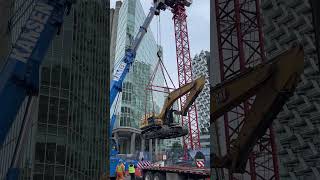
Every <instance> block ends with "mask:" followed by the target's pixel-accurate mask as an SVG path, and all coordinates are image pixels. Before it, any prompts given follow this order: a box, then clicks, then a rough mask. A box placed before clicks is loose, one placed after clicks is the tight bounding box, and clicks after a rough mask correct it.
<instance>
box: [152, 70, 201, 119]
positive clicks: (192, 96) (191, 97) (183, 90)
mask: <svg viewBox="0 0 320 180" xmlns="http://www.w3.org/2000/svg"><path fill="white" fill-rule="evenodd" d="M204 84H205V77H204V76H201V77H200V78H198V79H196V80H194V81H192V82H190V83H187V84H185V85H183V86H182V87H180V88H178V89H176V90H174V91H172V92H170V93H169V95H168V97H167V98H166V100H165V102H164V105H163V107H162V109H161V112H160V113H159V115H157V116H156V117H155V118H156V119H162V120H164V119H165V115H166V112H168V110H169V109H170V108H171V107H172V105H173V103H174V102H176V101H177V100H178V99H179V98H181V97H182V96H184V95H185V94H187V93H189V92H190V93H189V94H188V96H187V100H186V103H185V105H184V106H183V107H182V108H181V111H180V112H178V114H181V115H183V116H185V115H186V114H187V112H188V110H189V108H190V106H191V105H192V104H193V102H194V101H195V100H196V98H197V97H198V95H199V93H200V92H201V91H202V89H203V87H204Z"/></svg>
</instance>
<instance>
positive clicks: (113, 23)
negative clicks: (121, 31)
mask: <svg viewBox="0 0 320 180" xmlns="http://www.w3.org/2000/svg"><path fill="white" fill-rule="evenodd" d="M121 6H122V2H121V1H117V2H116V5H115V7H114V8H111V9H110V33H111V38H110V80H111V79H112V72H113V68H114V61H115V59H114V58H115V53H116V44H117V34H118V33H117V32H118V19H119V10H120V8H121Z"/></svg>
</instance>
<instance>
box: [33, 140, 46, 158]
mask: <svg viewBox="0 0 320 180" xmlns="http://www.w3.org/2000/svg"><path fill="white" fill-rule="evenodd" d="M44 152H45V144H44V143H37V144H36V152H35V159H36V162H40V163H43V162H44Z"/></svg>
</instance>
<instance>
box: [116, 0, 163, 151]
mask: <svg viewBox="0 0 320 180" xmlns="http://www.w3.org/2000/svg"><path fill="white" fill-rule="evenodd" d="M145 18H146V15H145V13H144V10H143V8H142V5H141V3H140V1H136V0H124V1H123V4H122V6H121V8H120V10H119V17H118V29H117V41H116V48H115V62H114V69H116V68H117V66H118V65H119V63H120V62H121V59H122V58H123V56H124V55H125V50H126V48H128V47H130V45H131V43H132V41H133V38H134V36H135V35H136V34H137V33H138V31H139V28H140V26H141V25H142V24H143V22H144V20H145ZM158 49H159V47H158V45H157V43H156V41H155V38H154V36H153V34H152V32H151V30H150V28H149V29H148V32H147V33H146V35H145V37H144V39H143V40H142V42H141V44H140V47H139V48H138V50H137V55H136V58H135V62H134V63H133V65H132V67H131V70H130V72H129V73H128V75H127V77H126V79H125V81H124V82H123V90H122V93H121V95H120V96H119V102H118V105H117V107H116V108H114V109H112V111H111V113H116V115H117V119H116V124H115V127H114V129H113V132H114V136H115V137H117V139H118V141H119V142H118V143H119V144H120V153H124V154H130V153H131V154H133V153H137V151H144V150H146V148H148V149H150V150H152V149H154V148H153V147H152V146H154V145H153V144H154V142H152V141H151V144H150V142H149V143H148V142H145V141H144V140H143V137H142V136H140V129H139V126H140V120H141V119H142V117H143V116H144V114H145V113H146V112H147V113H148V112H150V111H153V109H154V110H155V111H156V112H157V111H159V109H160V107H161V106H162V103H163V99H164V98H163V95H162V96H161V95H157V94H156V93H154V92H150V91H145V88H146V86H147V84H148V83H149V80H150V77H151V74H152V73H153V71H154V69H155V67H156V63H157V61H158V58H157V52H158ZM163 82H164V80H163V78H161V77H160V74H158V73H157V75H156V78H155V80H154V83H156V84H158V85H163ZM150 147H151V148H150Z"/></svg>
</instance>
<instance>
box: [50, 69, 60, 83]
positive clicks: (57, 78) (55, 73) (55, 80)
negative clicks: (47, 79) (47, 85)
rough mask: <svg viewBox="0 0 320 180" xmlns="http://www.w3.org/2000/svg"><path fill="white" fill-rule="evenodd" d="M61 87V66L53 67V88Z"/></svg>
mask: <svg viewBox="0 0 320 180" xmlns="http://www.w3.org/2000/svg"><path fill="white" fill-rule="evenodd" d="M59 85H60V66H57V65H56V66H53V67H52V76H51V86H52V87H59Z"/></svg>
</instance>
